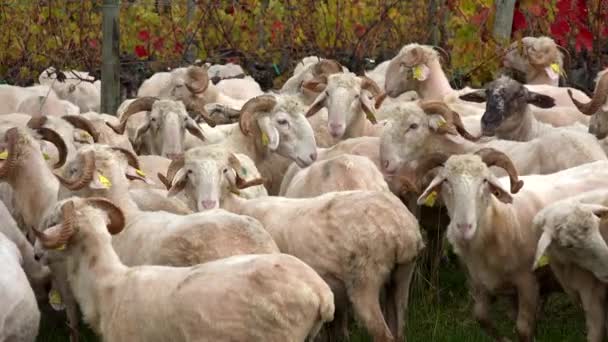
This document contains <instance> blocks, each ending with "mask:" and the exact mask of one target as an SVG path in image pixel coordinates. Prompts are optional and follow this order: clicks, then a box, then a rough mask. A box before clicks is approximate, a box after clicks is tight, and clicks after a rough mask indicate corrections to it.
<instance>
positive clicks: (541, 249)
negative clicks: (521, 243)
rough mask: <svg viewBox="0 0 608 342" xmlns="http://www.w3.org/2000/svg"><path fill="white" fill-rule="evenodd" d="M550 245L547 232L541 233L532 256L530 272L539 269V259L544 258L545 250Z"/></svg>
mask: <svg viewBox="0 0 608 342" xmlns="http://www.w3.org/2000/svg"><path fill="white" fill-rule="evenodd" d="M550 244H551V234H550V233H549V232H543V234H542V235H541V236H540V239H539V240H538V244H537V245H536V255H535V256H534V264H532V270H535V269H537V268H539V267H540V266H542V265H541V259H542V258H543V256H545V252H546V251H547V248H548V247H549V245H550Z"/></svg>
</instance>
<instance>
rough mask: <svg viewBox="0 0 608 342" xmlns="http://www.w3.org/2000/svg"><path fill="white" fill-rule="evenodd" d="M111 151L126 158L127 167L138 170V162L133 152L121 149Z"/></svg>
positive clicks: (115, 148)
mask: <svg viewBox="0 0 608 342" xmlns="http://www.w3.org/2000/svg"><path fill="white" fill-rule="evenodd" d="M111 149H112V150H114V151H117V152H120V153H122V154H123V155H124V156H125V158H127V162H128V163H129V165H130V166H131V167H133V168H136V169H140V166H139V160H138V159H137V156H136V155H135V154H134V153H133V152H131V151H129V150H127V149H126V148H122V147H111Z"/></svg>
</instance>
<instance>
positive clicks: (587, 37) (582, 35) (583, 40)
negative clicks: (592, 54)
mask: <svg viewBox="0 0 608 342" xmlns="http://www.w3.org/2000/svg"><path fill="white" fill-rule="evenodd" d="M575 48H576V51H577V52H581V50H582V49H583V48H585V49H586V50H587V51H592V50H593V34H592V33H591V32H590V31H589V30H588V29H587V28H586V27H584V26H583V27H581V28H579V31H578V34H577V35H576V45H575Z"/></svg>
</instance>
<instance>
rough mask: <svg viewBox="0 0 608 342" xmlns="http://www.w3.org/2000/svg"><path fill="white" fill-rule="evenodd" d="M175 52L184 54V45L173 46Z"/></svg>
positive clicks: (176, 44)
mask: <svg viewBox="0 0 608 342" xmlns="http://www.w3.org/2000/svg"><path fill="white" fill-rule="evenodd" d="M173 52H175V53H182V52H184V45H182V43H175V45H174V46H173Z"/></svg>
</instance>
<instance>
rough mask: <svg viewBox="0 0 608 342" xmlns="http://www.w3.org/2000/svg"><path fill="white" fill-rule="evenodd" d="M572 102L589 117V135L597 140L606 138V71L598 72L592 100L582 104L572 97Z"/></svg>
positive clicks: (607, 128) (607, 125)
mask: <svg viewBox="0 0 608 342" xmlns="http://www.w3.org/2000/svg"><path fill="white" fill-rule="evenodd" d="M570 97H571V98H572V102H574V104H575V105H576V107H577V108H578V109H579V110H580V111H581V112H582V113H583V114H585V115H591V120H590V121H589V133H591V134H593V135H595V136H596V137H597V138H598V139H602V140H603V139H605V138H606V137H608V69H604V70H602V71H600V72H599V73H598V75H597V79H596V85H595V91H594V93H593V98H592V99H591V100H590V101H589V102H587V103H582V102H580V101H578V100H576V99H575V98H573V97H572V95H570Z"/></svg>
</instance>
